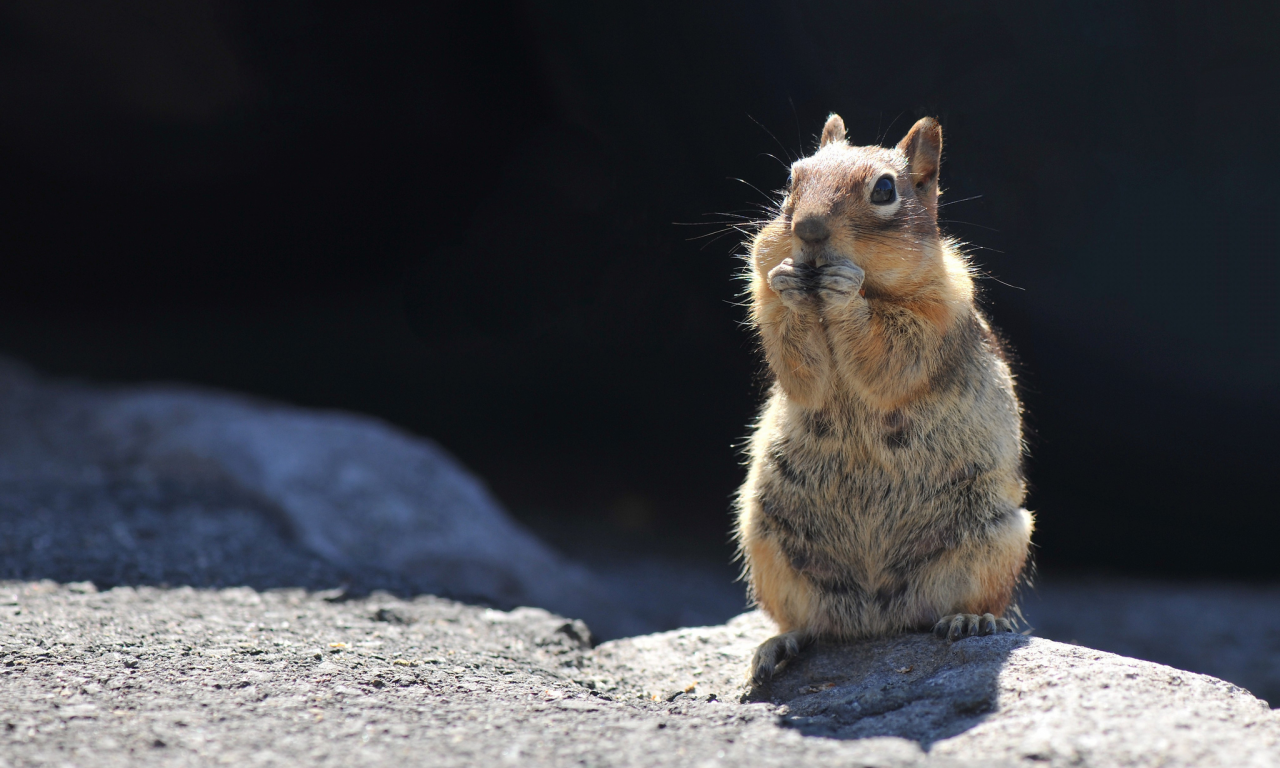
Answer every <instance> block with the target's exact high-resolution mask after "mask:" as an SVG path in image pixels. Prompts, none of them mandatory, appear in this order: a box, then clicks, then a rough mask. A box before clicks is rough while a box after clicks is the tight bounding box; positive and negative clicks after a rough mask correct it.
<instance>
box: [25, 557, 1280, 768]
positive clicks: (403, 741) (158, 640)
mask: <svg viewBox="0 0 1280 768" xmlns="http://www.w3.org/2000/svg"><path fill="white" fill-rule="evenodd" d="M0 631H2V635H0V765H10V766H27V765H64V764H70V765H94V766H97V765H104V766H113V765H209V764H219V763H227V764H235V765H249V764H256V765H433V766H434V765H441V766H454V765H457V766H473V765H566V766H568V765H590V766H631V765H635V766H667V765H670V766H688V765H692V766H707V767H710V766H772V765H779V766H781V765H788V766H793V765H832V766H836V765H839V766H847V765H860V766H915V765H939V766H945V765H974V766H977V765H981V766H993V765H995V766H998V765H1028V766H1030V765H1035V766H1058V765H1061V766H1078V765H1097V766H1148V765H1149V766H1157V765H1159V766H1183V765H1185V766H1250V765H1260V766H1261V765H1274V764H1277V763H1280V723H1277V716H1276V715H1275V714H1273V713H1272V712H1271V710H1270V709H1269V708H1268V707H1267V706H1266V705H1265V703H1263V702H1261V701H1259V700H1258V699H1256V698H1254V697H1253V696H1251V695H1249V694H1248V693H1246V692H1245V691H1243V690H1241V689H1239V688H1237V687H1235V686H1233V685H1230V684H1228V683H1224V682H1222V681H1220V680H1216V679H1214V678H1210V677H1206V676H1203V675H1197V674H1192V673H1188V672H1181V671H1179V670H1175V669H1172V668H1169V667H1164V666H1161V665H1158V664H1152V663H1149V662H1142V661H1136V660H1133V659H1128V658H1124V657H1119V656H1113V655H1111V654H1107V653H1102V652H1098V651H1091V650H1088V649H1084V648H1080V647H1075V646H1068V645H1062V644H1059V643H1055V642H1052V641H1048V640H1039V639H1030V638H1025V637H1021V636H1001V637H990V638H970V639H966V640H961V641H959V642H956V643H954V644H949V643H947V642H945V641H942V640H938V639H936V638H933V637H932V636H928V635H913V636H906V637H901V638H896V639H893V640H887V641H882V642H876V643H866V644H860V645H851V646H821V647H815V648H813V649H811V650H809V651H807V652H806V653H805V654H804V655H803V656H802V657H801V658H800V659H798V660H797V661H796V662H794V663H793V664H792V665H791V666H790V668H788V669H786V670H785V671H784V672H783V673H782V674H781V675H780V676H779V677H778V678H777V679H776V680H775V681H774V683H773V684H772V685H770V686H769V687H768V688H767V689H764V690H754V691H753V690H748V689H747V688H746V687H745V686H744V685H743V683H742V681H743V679H744V677H743V675H744V671H745V668H746V661H747V658H748V657H749V655H750V653H751V651H752V649H753V648H754V646H755V644H756V643H758V642H759V641H760V640H763V639H764V638H765V637H767V636H768V635H769V633H770V632H771V631H772V627H771V626H770V625H769V623H768V621H767V620H765V619H764V618H763V617H761V616H760V615H759V614H755V613H752V614H747V615H744V616H741V617H739V618H737V619H735V620H733V621H731V622H729V623H728V624H727V625H722V626H716V627H704V628H695V629H685V630H678V631H675V632H668V633H664V634H659V635H649V636H645V637H637V638H631V639H626V640H618V641H614V642H610V643H606V644H604V645H601V646H599V647H597V648H595V649H592V648H591V647H590V645H589V643H587V642H586V637H587V629H586V627H585V626H584V625H583V624H582V623H581V622H574V621H568V620H565V619H562V618H559V617H556V616H554V615H553V614H550V613H548V612H546V611H544V610H540V609H530V608H522V609H517V610H515V611H512V612H509V613H508V612H502V611H497V610H492V609H483V608H475V607H471V606H466V605H462V604H458V603H454V602H450V601H447V600H443V599H440V598H434V597H422V598H418V599H415V600H413V601H404V600H399V599H396V598H392V597H389V596H386V595H379V594H375V595H373V596H371V597H367V598H362V599H355V600H349V599H343V598H342V596H341V595H340V594H337V593H333V594H323V593H320V594H317V593H307V592H304V591H301V590H282V591H270V592H265V593H260V592H256V591H254V590H251V589H247V588H237V589H229V590H222V591H202V590H194V589H190V588H179V589H157V588H150V587H143V588H138V589H134V588H117V589H113V590H110V591H107V592H103V593H98V592H96V590H95V589H94V588H93V587H92V585H86V584H73V585H65V586H59V585H56V584H53V583H50V582H36V583H12V582H11V583H6V584H2V585H0Z"/></svg>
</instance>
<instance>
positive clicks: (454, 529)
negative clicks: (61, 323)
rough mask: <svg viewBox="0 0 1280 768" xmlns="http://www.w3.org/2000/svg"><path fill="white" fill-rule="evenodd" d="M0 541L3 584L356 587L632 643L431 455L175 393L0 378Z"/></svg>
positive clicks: (630, 623)
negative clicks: (543, 615)
mask: <svg viewBox="0 0 1280 768" xmlns="http://www.w3.org/2000/svg"><path fill="white" fill-rule="evenodd" d="M0 526H3V527H4V530H3V531H0V533H3V542H4V543H3V545H0V546H4V547H5V550H7V551H6V552H5V553H4V554H6V555H7V557H6V558H5V562H4V570H5V575H7V576H9V577H11V578H12V577H23V578H32V577H37V578H38V577H41V576H48V577H52V578H59V579H66V578H67V577H68V576H69V575H71V576H73V577H74V576H79V578H84V579H94V580H95V581H97V582H98V583H101V584H120V583H164V582H169V583H188V584H194V585H196V586H204V585H206V584H209V585H218V584H223V583H228V580H229V581H230V583H236V582H237V580H239V579H245V580H244V581H240V582H239V583H248V584H252V585H254V586H259V587H269V586H288V585H294V586H310V587H317V586H324V585H325V584H322V583H320V582H325V581H327V582H328V584H327V586H337V584H339V583H342V582H348V583H349V582H351V581H353V580H357V581H358V580H360V579H363V580H364V581H365V582H366V584H365V586H366V587H368V586H382V587H387V588H392V589H396V588H399V589H401V590H403V591H420V592H431V593H435V594H443V595H451V596H455V597H459V598H463V599H467V600H472V601H481V602H488V603H491V604H495V605H500V606H508V607H510V606H516V605H540V606H544V607H547V608H550V609H552V610H557V611H561V612H564V613H566V614H570V615H575V616H584V617H587V618H589V619H590V620H591V621H592V622H594V623H595V624H596V625H597V626H599V627H600V628H602V629H603V630H605V631H606V632H608V633H609V634H610V635H615V636H616V635H621V634H628V633H631V632H637V631H644V629H646V627H647V625H646V624H645V623H644V622H643V621H641V620H639V619H637V618H636V617H635V616H634V615H633V614H631V613H630V612H628V611H626V610H624V609H621V608H620V607H619V606H618V605H617V603H616V602H615V601H613V600H612V599H611V596H610V594H609V593H608V592H607V591H606V590H605V589H604V588H602V587H601V585H599V584H598V583H596V582H595V581H594V580H593V578H592V576H591V574H590V573H589V572H588V571H587V570H586V569H585V568H583V567H581V566H579V565H576V564H574V563H572V562H569V561H567V560H565V559H564V558H562V557H560V556H559V555H557V554H556V553H555V552H553V551H552V550H550V549H549V548H548V547H546V546H545V545H544V544H543V543H541V542H540V541H539V540H538V539H537V538H536V537H534V536H533V535H532V534H531V533H530V532H529V531H527V530H525V529H524V528H523V527H522V526H520V525H519V524H517V523H516V522H515V521H513V520H512V519H511V518H510V517H509V516H508V515H507V514H506V513H505V512H504V511H503V510H502V509H501V508H500V507H499V505H498V504H497V502H496V501H495V500H494V499H493V498H492V496H491V495H490V494H489V493H488V492H487V491H486V489H485V488H484V486H483V484H482V483H480V482H479V481H478V480H477V479H476V478H475V477H473V476H472V475H470V474H469V473H468V472H467V471H466V470H465V469H463V468H462V467H461V466H460V465H459V464H458V463H457V462H456V461H454V460H453V459H452V458H451V457H450V456H448V455H447V454H446V453H445V452H444V451H443V450H441V449H440V448H439V447H438V446H436V445H435V444H434V443H432V442H431V441H429V440H425V439H422V438H417V437H411V436H409V435H406V434H403V433H401V432H399V431H398V430H395V429H393V428H391V427H390V426H388V425H386V424H382V423H380V422H378V421H375V420H374V419H370V418H366V417H361V416H354V415H349V414H341V413H316V412H312V411H306V410H302V409H297V408H291V407H287V406H283V405H278V404H268V403H262V402H256V401H253V400H250V399H248V398H244V397H236V396H231V395H225V394H219V393H212V392H203V391H197V390H193V389H189V388H180V387H140V388H121V389H116V390H110V389H102V388H90V387H86V386H80V385H76V384H72V383H66V382H59V381H50V380H45V379H41V378H39V377H37V376H36V375H35V374H33V373H32V372H31V371H29V370H27V369H25V368H23V367H21V366H19V365H16V364H13V363H8V362H0ZM295 542H296V543H297V544H300V545H301V548H299V547H296V546H291V544H292V543H295ZM27 550H35V551H38V552H45V553H48V556H49V558H50V559H51V561H52V562H51V563H42V562H39V561H38V559H37V562H34V563H32V562H30V561H29V560H28V559H27V558H26V557H24V556H23V554H22V553H23V552H24V551H27ZM175 552H178V553H182V555H183V556H182V557H179V558H175V557H174V553H175ZM86 555H89V556H88V557H87V558H86ZM59 558H63V561H62V562H59ZM67 558H69V559H71V560H72V561H76V560H78V561H80V562H78V563H77V562H66V559H67ZM211 559H212V560H215V561H216V562H209V561H210V560H211ZM51 566H54V567H51ZM68 571H70V572H71V573H70V574H69V573H68ZM371 574H372V578H370V575H371ZM326 575H327V577H328V578H327V579H326ZM202 579H203V581H202Z"/></svg>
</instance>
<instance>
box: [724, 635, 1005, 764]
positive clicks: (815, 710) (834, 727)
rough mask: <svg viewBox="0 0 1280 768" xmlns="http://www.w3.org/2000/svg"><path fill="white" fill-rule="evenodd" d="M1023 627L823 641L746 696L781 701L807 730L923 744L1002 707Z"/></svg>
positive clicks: (791, 721)
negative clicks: (1007, 671) (963, 634)
mask: <svg viewBox="0 0 1280 768" xmlns="http://www.w3.org/2000/svg"><path fill="white" fill-rule="evenodd" d="M1029 642H1030V640H1029V639H1028V638H1025V637H1023V636H1022V635H996V636H992V637H972V638H966V639H963V640H958V641H956V642H954V643H952V642H949V641H947V640H941V639H938V638H936V637H934V636H933V635H924V634H917V635H905V636H901V637H896V638H890V639H886V640H878V641H871V642H865V643H857V644H849V645H837V644H820V645H816V646H814V647H811V648H809V649H808V650H806V651H805V652H804V653H802V654H801V655H800V656H799V657H797V658H796V659H795V660H793V661H792V662H791V663H790V664H789V665H788V666H787V667H786V668H785V669H784V670H783V671H782V672H781V673H779V674H778V676H777V677H775V678H774V679H773V681H771V682H770V683H769V684H767V685H765V686H761V687H758V688H753V689H752V690H750V691H748V692H747V693H746V695H745V696H744V697H743V700H744V701H757V702H770V703H773V704H776V705H782V706H781V709H780V710H779V718H780V722H781V723H782V724H783V725H785V726H787V727H791V728H795V729H796V730H798V731H800V732H801V733H803V734H805V735H808V736H822V737H827V738H836V739H866V738H872V737H877V736H897V737H900V738H904V739H910V740H912V741H916V742H919V744H920V745H921V746H922V747H923V748H924V749H926V750H927V749H929V748H930V746H931V745H932V744H933V743H934V742H936V741H940V740H942V739H948V738H951V737H953V736H956V735H958V734H960V733H963V732H964V731H967V730H969V729H971V728H973V727H974V726H976V725H978V724H979V723H981V722H982V721H983V720H985V719H986V718H987V717H988V716H989V715H990V714H991V713H993V712H995V711H996V709H997V703H998V702H997V699H998V696H999V692H1000V686H999V676H1000V672H1001V670H1002V669H1004V667H1005V664H1006V663H1007V662H1008V659H1009V655H1010V653H1012V652H1013V651H1014V650H1015V649H1017V648H1020V647H1022V646H1025V645H1027V644H1028V643H1029Z"/></svg>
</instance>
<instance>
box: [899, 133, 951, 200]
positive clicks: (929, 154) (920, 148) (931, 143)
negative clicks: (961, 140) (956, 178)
mask: <svg viewBox="0 0 1280 768" xmlns="http://www.w3.org/2000/svg"><path fill="white" fill-rule="evenodd" d="M898 149H900V150H902V153H903V154H904V155H906V156H907V173H908V174H910V177H911V184H912V186H914V187H915V188H916V194H917V195H919V196H920V198H921V199H922V200H924V201H925V203H926V204H930V203H936V202H937V201H938V166H939V165H941V164H942V126H941V125H938V121H937V120H934V119H933V118H932V117H922V118H920V119H919V120H918V121H916V124H915V125H913V126H911V130H910V131H907V135H906V138H904V139H903V140H902V141H900V142H898Z"/></svg>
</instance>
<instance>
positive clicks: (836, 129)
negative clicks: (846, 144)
mask: <svg viewBox="0 0 1280 768" xmlns="http://www.w3.org/2000/svg"><path fill="white" fill-rule="evenodd" d="M844 139H845V131H844V121H843V120H841V119H840V116H839V115H837V114H836V113H835V112H832V113H831V116H830V117H828V118H827V124H826V125H824V126H822V140H821V141H819V142H818V149H822V148H823V147H825V146H827V145H828V144H830V143H831V142H833V141H844Z"/></svg>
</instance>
